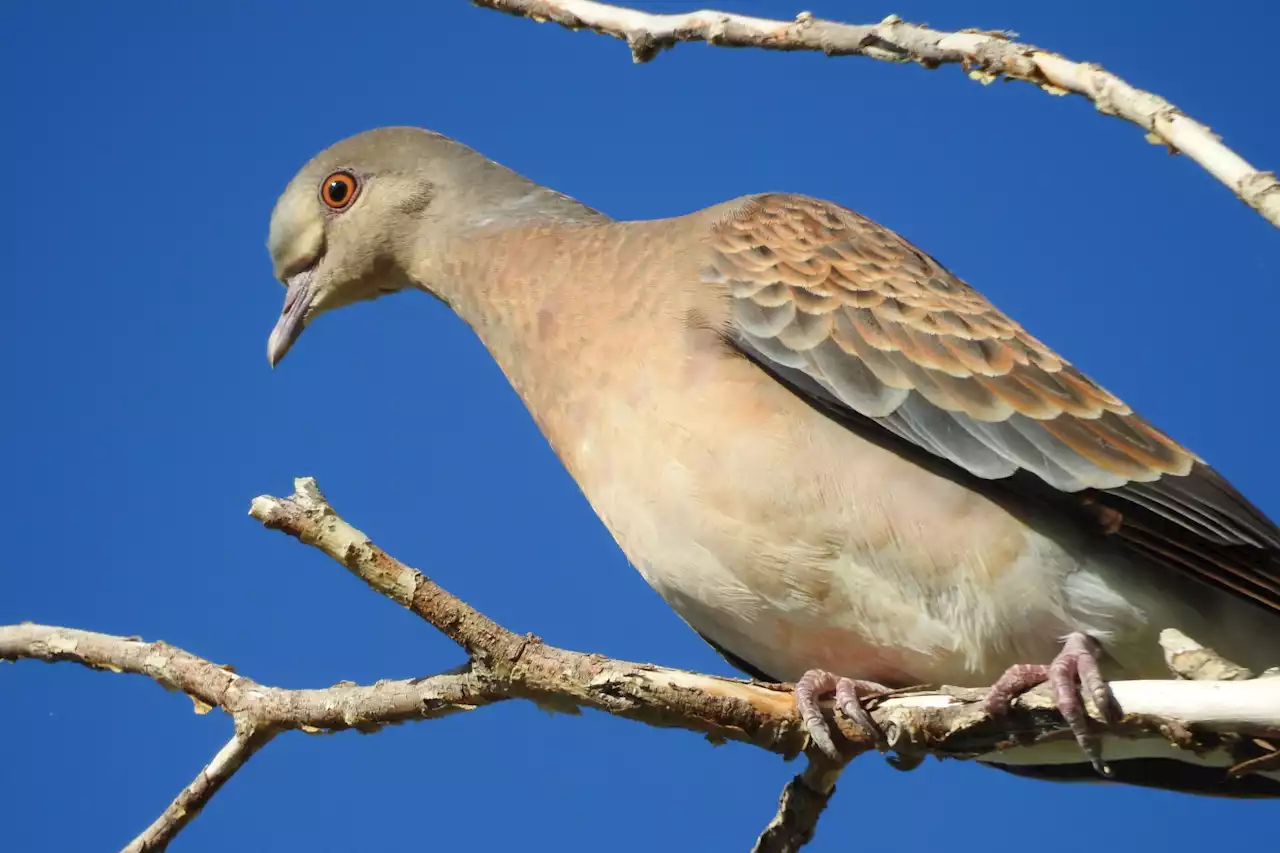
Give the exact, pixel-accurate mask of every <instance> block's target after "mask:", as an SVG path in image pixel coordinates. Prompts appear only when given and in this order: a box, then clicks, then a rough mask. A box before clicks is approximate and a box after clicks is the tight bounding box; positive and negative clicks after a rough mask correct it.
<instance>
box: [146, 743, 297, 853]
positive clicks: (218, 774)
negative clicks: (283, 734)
mask: <svg viewBox="0 0 1280 853" xmlns="http://www.w3.org/2000/svg"><path fill="white" fill-rule="evenodd" d="M278 731H279V729H272V728H258V729H255V728H254V727H253V726H252V725H249V724H246V725H243V726H241V725H237V726H236V731H235V734H233V735H232V736H231V740H229V741H227V744H226V746H224V747H222V749H220V750H218V753H217V754H216V755H215V756H214V757H213V760H212V761H210V762H209V763H208V764H207V765H205V767H204V768H203V769H202V770H201V771H200V772H199V773H198V774H196V778H195V779H193V780H192V781H191V783H190V784H189V785H187V786H186V787H185V788H183V789H182V791H181V793H179V794H178V796H177V797H175V798H174V800H173V802H172V803H170V804H169V808H167V809H165V810H164V812H163V813H162V814H161V815H160V817H158V818H156V820H155V822H154V823H152V824H151V826H148V827H147V828H146V829H144V830H143V831H142V832H141V833H140V834H139V835H138V837H137V838H135V839H133V841H131V842H129V843H128V844H127V845H125V846H124V847H123V848H122V849H121V853H160V851H162V850H164V849H166V848H167V847H168V846H169V842H171V841H173V839H174V838H175V837H176V836H177V835H178V833H179V832H181V831H182V830H183V829H184V828H185V827H186V825H187V824H188V823H190V822H191V820H192V819H193V818H195V816H196V815H198V814H200V810H201V809H203V808H204V807H205V804H206V803H208V802H209V799H210V798H211V797H212V796H213V795H214V794H216V793H217V792H218V789H219V788H221V787H222V785H223V783H225V782H226V781H227V780H228V779H230V778H231V776H232V774H234V773H235V772H236V771H237V770H239V769H240V767H241V765H243V764H244V763H245V762H246V761H248V760H249V758H250V757H251V756H252V755H253V754H254V753H255V752H257V751H258V750H259V749H261V748H262V747H263V746H265V745H266V744H267V742H268V741H270V740H271V738H273V737H275V735H276V734H277V732H278Z"/></svg>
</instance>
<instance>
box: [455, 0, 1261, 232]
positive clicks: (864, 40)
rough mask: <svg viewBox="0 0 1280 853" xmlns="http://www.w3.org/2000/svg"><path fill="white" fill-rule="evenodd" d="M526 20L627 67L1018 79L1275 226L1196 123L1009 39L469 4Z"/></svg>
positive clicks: (583, 3) (592, 7) (893, 21)
mask: <svg viewBox="0 0 1280 853" xmlns="http://www.w3.org/2000/svg"><path fill="white" fill-rule="evenodd" d="M472 2H473V3H474V4H475V5H477V6H482V7H485V8H489V9H495V10H497V11H500V12H506V13H508V14H511V15H517V16H521V17H526V18H531V19H533V20H535V21H539V22H542V21H552V22H555V23H557V24H560V25H562V26H565V27H568V28H570V29H574V30H577V29H587V30H591V31H593V32H596V33H600V34H602V35H609V36H613V37H615V38H619V39H623V40H625V41H626V42H627V44H628V46H630V48H631V55H632V58H633V59H634V60H635V61H636V62H648V61H649V60H651V59H653V58H654V57H655V56H657V55H658V54H659V53H660V52H661V51H663V50H665V49H666V48H670V47H673V46H675V45H676V44H679V43H680V42H693V41H701V42H706V43H707V44H712V45H716V46H718V47H754V48H761V49H765V50H814V51H822V52H823V53H825V54H827V55H828V56H865V57H868V58H870V59H879V60H882V61H885V62H897V63H903V62H909V63H917V64H919V65H922V66H924V67H925V68H937V67H938V66H940V65H952V64H954V65H959V66H960V67H961V68H963V69H964V70H965V71H966V72H967V73H968V74H969V76H970V77H972V78H973V79H975V80H978V81H980V82H982V83H991V82H993V81H995V80H997V79H1001V78H1004V79H1008V80H1022V81H1024V82H1028V83H1032V84H1034V85H1036V86H1038V87H1040V88H1041V89H1043V90H1044V91H1046V92H1048V93H1050V94H1053V95H1066V94H1076V95H1082V96H1083V97H1085V98H1088V99H1089V100H1090V101H1092V102H1093V103H1094V105H1095V106H1096V107H1097V108H1098V112H1100V113H1103V114H1104V115H1112V116H1117V117H1119V118H1122V119H1125V120H1126V121H1130V122H1133V123H1134V124H1136V125H1138V126H1139V127H1141V128H1142V129H1143V130H1145V131H1146V132H1147V138H1148V140H1149V141H1152V142H1155V143H1158V144H1162V145H1164V146H1166V147H1167V148H1168V150H1169V151H1171V152H1177V153H1182V154H1185V155H1187V157H1189V158H1190V159H1192V160H1194V161H1195V162H1196V163H1198V164H1200V166H1202V167H1203V168H1204V169H1205V170H1206V171H1208V172H1209V173H1210V174H1212V175H1213V176H1214V177H1215V178H1217V179H1218V180H1219V181H1221V182H1222V183H1223V184H1225V185H1226V186H1227V188H1228V189H1230V190H1231V191H1232V192H1233V193H1235V194H1236V197H1237V198H1239V199H1240V200H1241V201H1243V202H1245V204H1247V205H1249V206H1250V207H1252V208H1253V209H1254V210H1256V211H1258V213H1260V214H1261V215H1262V216H1263V217H1264V218H1265V219H1266V220H1267V221H1268V222H1270V223H1271V224H1272V225H1274V226H1276V227H1277V228H1280V181H1278V180H1277V179H1276V176H1275V173H1274V172H1261V171H1259V170H1258V169H1256V168H1255V167H1254V166H1252V165H1251V164H1250V163H1249V162H1248V161H1246V160H1245V159H1244V158H1243V157H1241V156H1240V155H1238V154H1236V153H1235V152H1234V151H1232V150H1231V149H1230V148H1228V147H1227V146H1226V145H1224V144H1223V143H1222V140H1221V138H1220V137H1219V136H1217V135H1216V134H1215V133H1214V132H1213V131H1212V130H1210V129H1209V128H1208V127H1207V126H1206V125H1203V124H1201V123H1200V122H1198V121H1196V120H1194V119H1192V118H1190V117H1189V116H1187V115H1186V113H1184V112H1182V110H1180V109H1178V108H1177V107H1176V106H1174V105H1173V104H1171V103H1169V102H1168V101H1166V100H1165V99H1164V98H1161V97H1160V96H1159V95H1156V94H1153V93H1151V92H1147V91H1144V90H1142V89H1138V88H1136V87H1134V86H1131V85H1130V84H1129V83H1127V82H1125V81H1124V80H1123V79H1121V78H1120V77H1118V76H1116V75H1115V74H1112V73H1111V72H1109V71H1105V70H1103V69H1102V67H1101V66H1099V65H1096V64H1093V63H1084V62H1075V61H1072V60H1070V59H1067V58H1066V57H1064V56H1062V55H1060V54H1057V53H1052V52H1050V51H1047V50H1042V49H1041V48H1038V47H1034V46H1033V45H1029V44H1020V43H1018V42H1014V41H1012V40H1011V39H1010V34H1009V33H1004V32H998V31H982V30H961V31H959V32H944V31H941V30H933V29H930V28H928V27H922V26H919V25H916V24H910V23H907V22H906V21H903V20H902V19H900V18H899V17H898V16H897V15H890V16H889V17H887V18H885V19H884V20H883V21H881V22H880V23H878V24H844V23H840V22H837V21H827V20H822V19H820V18H815V17H814V16H813V15H811V14H809V13H807V12H802V13H801V14H800V15H798V16H796V18H795V20H793V21H782V20H770V19H766V18H752V17H748V16H746V15H734V14H731V13H729V12H719V11H712V10H702V11H698V12H683V13H676V14H668V15H662V14H653V13H649V12H640V11H637V10H635V9H626V8H622V7H619V6H613V5H610V4H607V3H597V2H593V0H472Z"/></svg>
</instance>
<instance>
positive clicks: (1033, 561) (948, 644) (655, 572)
mask: <svg viewBox="0 0 1280 853" xmlns="http://www.w3.org/2000/svg"><path fill="white" fill-rule="evenodd" d="M631 423H632V424H633V425H634V423H635V421H632V422H631ZM823 423H829V422H826V421H825V419H824V421H823ZM653 426H654V425H653V424H650V425H649V428H648V429H645V430H632V431H631V434H630V435H629V436H628V437H627V440H626V443H625V444H623V443H621V442H613V441H610V440H609V438H610V436H609V435H608V434H602V433H599V432H595V431H592V432H588V433H587V436H588V438H587V440H586V441H585V442H583V443H582V444H581V445H580V446H578V447H577V448H576V450H575V451H574V452H572V453H570V454H563V455H566V456H567V458H566V461H567V462H569V464H570V468H571V470H573V471H574V475H575V478H576V479H577V480H578V482H579V484H580V485H581V486H582V488H583V491H584V493H585V494H586V496H587V498H588V500H589V501H590V502H591V504H592V505H593V507H594V508H595V510H596V512H597V513H598V514H599V515H600V517H601V519H602V520H603V521H604V523H605V524H606V526H607V527H608V528H609V530H610V531H611V533H612V534H613V536H614V538H615V539H616V540H617V542H618V544H619V546H620V547H621V548H622V550H623V551H624V553H625V554H626V555H627V557H628V559H629V560H630V561H631V562H632V564H633V565H635V566H636V568H637V569H638V570H639V571H640V572H641V574H642V575H643V576H644V577H645V579H646V580H647V581H648V582H649V584H650V585H651V586H652V587H653V588H654V589H655V590H656V591H657V592H658V593H659V594H660V595H661V596H662V597H663V598H664V599H665V600H666V601H667V602H668V603H669V604H670V605H671V606H672V607H673V608H674V609H675V610H676V612H677V613H679V615H680V616H681V617H682V618H683V619H684V620H685V621H686V622H688V623H689V624H690V626H691V627H693V628H694V629H695V630H696V631H698V632H699V633H701V634H703V635H704V636H706V637H707V638H708V639H710V640H712V641H714V642H715V643H716V644H717V645H719V646H721V647H722V648H724V649H726V650H727V651H729V652H731V653H732V654H733V655H735V656H737V657H739V658H741V659H743V660H744V661H746V662H747V663H749V664H751V665H752V666H753V667H755V668H756V669H758V670H760V671H762V672H764V673H767V674H769V675H770V676H773V677H775V678H780V679H787V680H792V679H795V678H797V677H798V676H799V675H801V674H802V673H803V672H804V671H805V670H807V669H811V668H822V669H828V670H831V671H833V672H838V673H840V674H842V675H847V676H851V677H858V678H865V679H869V680H875V681H879V682H882V683H886V684H895V685H906V684H915V683H922V682H947V683H952V684H968V683H972V684H982V683H990V681H991V680H993V679H994V678H995V677H998V675H999V674H1000V672H1001V671H1003V669H1004V668H1005V667H1006V666H1009V665H1011V664H1013V663H1021V662H1027V661H1047V660H1049V659H1050V658H1051V657H1052V656H1053V654H1054V653H1055V652H1056V650H1057V648H1058V646H1059V643H1060V638H1061V637H1062V636H1063V635H1064V634H1065V633H1067V632H1068V631H1070V630H1072V629H1073V628H1072V622H1071V620H1070V618H1069V616H1068V614H1067V613H1066V611H1065V607H1064V600H1063V595H1062V589H1063V587H1062V585H1061V584H1060V583H1059V580H1060V579H1061V577H1062V576H1065V575H1066V574H1067V573H1069V572H1070V571H1071V570H1072V568H1074V567H1075V565H1076V563H1075V562H1074V561H1073V558H1072V555H1070V554H1068V553H1067V552H1065V551H1064V550H1063V549H1061V548H1059V547H1057V546H1056V544H1055V543H1053V542H1052V541H1050V540H1048V539H1045V538H1044V537H1041V536H1037V535H1036V534H1035V533H1034V532H1033V531H1029V530H1028V529H1027V528H1026V527H1025V526H1024V525H1021V524H1019V523H1018V522H1017V521H1016V519H1013V518H1012V517H1011V516H1009V515H1008V513H1007V512H1005V511H1004V510H1003V509H1002V508H1000V507H999V506H997V505H995V504H993V503H991V502H989V501H986V500H985V499H983V498H981V497H980V496H976V495H974V494H973V493H971V492H968V491H966V490H962V489H960V488H959V487H958V486H956V485H955V484H954V483H951V482H950V481H948V480H945V479H942V478H938V477H936V476H935V475H933V474H930V473H928V472H925V471H923V470H921V469H916V468H915V467H914V466H912V465H911V464H910V463H907V462H905V461H903V460H901V459H899V458H898V457H896V456H893V455H892V454H889V453H888V452H887V451H885V450H883V449H882V448H880V447H878V446H876V445H874V444H871V443H869V442H865V441H864V440H862V439H861V438H859V437H858V436H856V435H854V434H853V433H850V432H849V431H847V430H845V429H843V428H840V427H836V429H838V430H839V431H838V433H827V432H825V427H823V426H821V425H815V426H813V428H812V429H813V433H812V434H805V435H800V436H796V435H791V436H789V437H788V436H782V437H778V436H777V432H776V431H772V432H771V431H770V429H769V428H768V427H767V425H766V428H765V429H764V430H762V431H760V432H759V433H758V434H757V435H756V437H755V439H754V440H753V441H751V442H749V443H746V442H735V441H734V440H733V439H731V438H728V437H726V436H719V437H717V440H715V441H706V442H704V441H700V440H698V437H696V436H692V435H690V429H689V427H688V426H687V425H686V424H683V423H682V424H678V425H673V426H672V428H671V429H666V430H664V429H662V428H661V424H659V425H658V427H659V428H657V429H654V428H653ZM833 426H835V425H833ZM775 439H776V440H775ZM827 442H834V445H832V446H825V445H826V444H827ZM904 466H905V467H904ZM575 469H576V470H575ZM912 478H915V479H914V480H913V479H912Z"/></svg>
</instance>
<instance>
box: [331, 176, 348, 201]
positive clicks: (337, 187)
mask: <svg viewBox="0 0 1280 853" xmlns="http://www.w3.org/2000/svg"><path fill="white" fill-rule="evenodd" d="M346 198H347V182H346V181H330V182H329V200H330V201H332V202H333V203H334V204H342V202H344V201H346Z"/></svg>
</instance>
